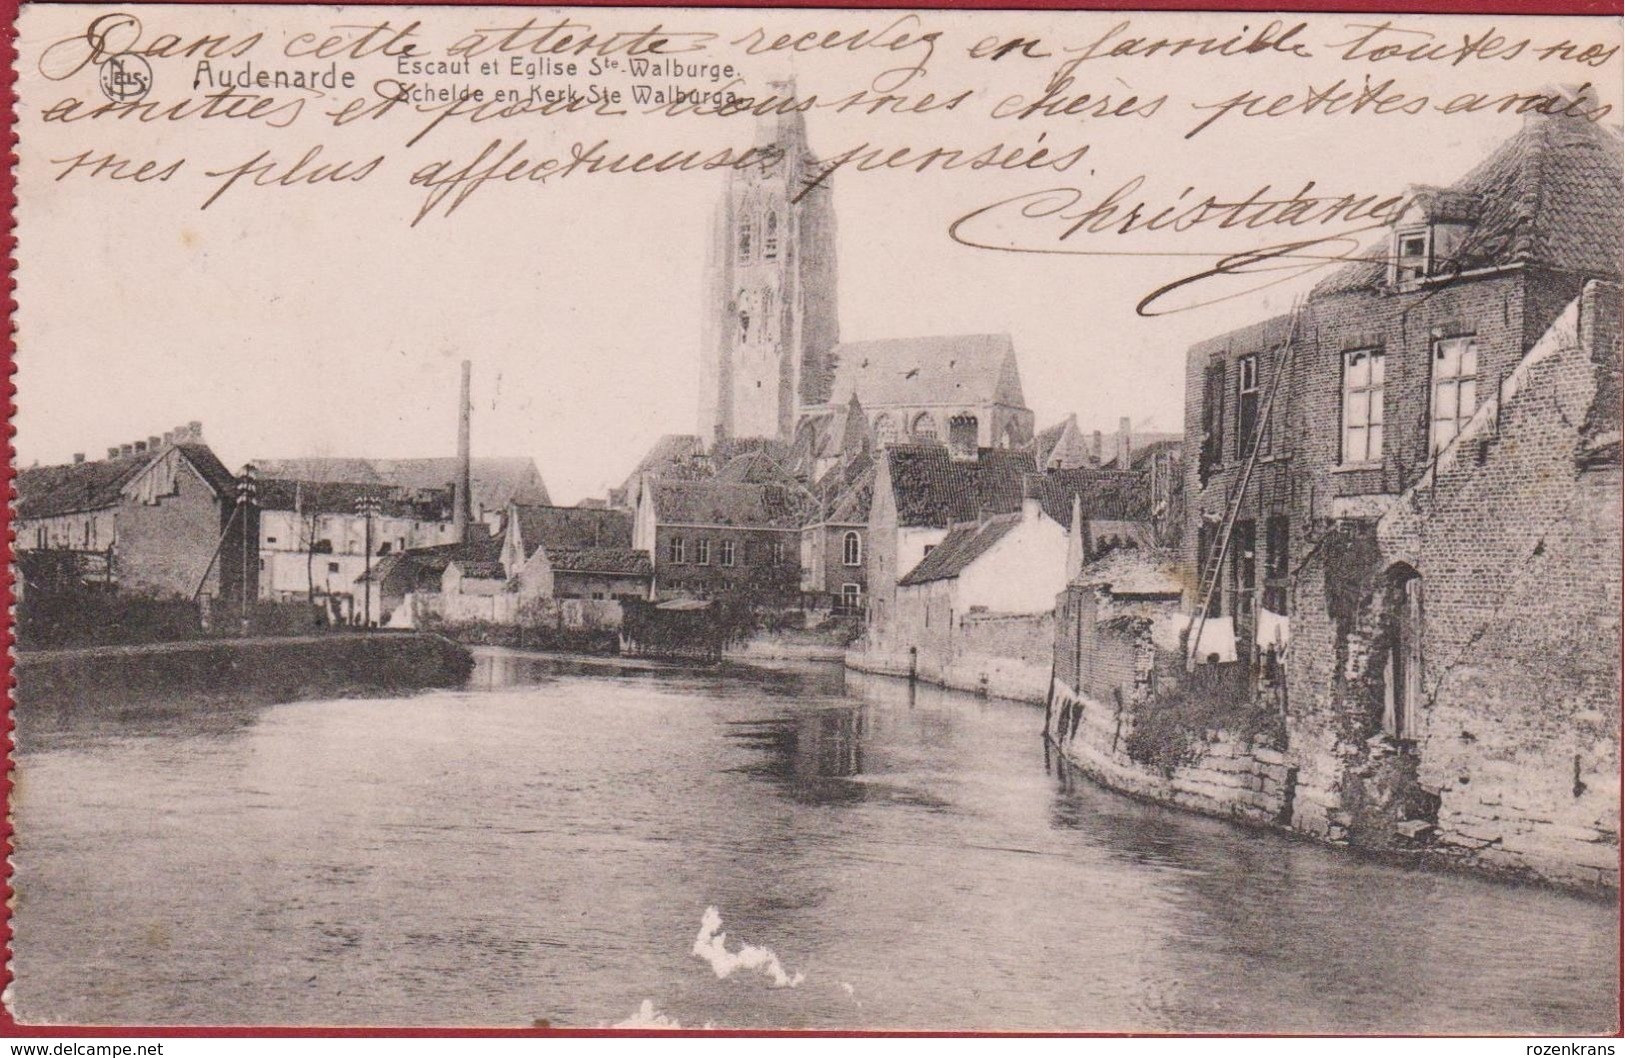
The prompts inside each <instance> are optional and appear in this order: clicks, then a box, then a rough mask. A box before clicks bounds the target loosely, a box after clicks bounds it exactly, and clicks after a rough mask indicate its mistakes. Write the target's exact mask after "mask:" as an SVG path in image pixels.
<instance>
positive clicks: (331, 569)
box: [327, 562, 339, 573]
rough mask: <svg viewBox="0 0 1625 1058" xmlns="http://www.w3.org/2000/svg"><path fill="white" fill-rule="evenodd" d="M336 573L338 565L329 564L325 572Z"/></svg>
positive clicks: (334, 563) (335, 563)
mask: <svg viewBox="0 0 1625 1058" xmlns="http://www.w3.org/2000/svg"><path fill="white" fill-rule="evenodd" d="M338 571H339V564H338V563H337V562H329V563H328V564H327V572H329V573H337V572H338Z"/></svg>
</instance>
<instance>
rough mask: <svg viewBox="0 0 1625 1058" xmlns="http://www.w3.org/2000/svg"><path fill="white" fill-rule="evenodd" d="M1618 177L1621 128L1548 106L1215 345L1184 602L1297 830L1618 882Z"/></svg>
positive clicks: (1198, 389)
mask: <svg viewBox="0 0 1625 1058" xmlns="http://www.w3.org/2000/svg"><path fill="white" fill-rule="evenodd" d="M1620 172H1621V150H1620V137H1619V133H1618V132H1617V130H1611V129H1607V128H1603V127H1600V126H1596V125H1592V124H1589V123H1587V122H1585V121H1582V120H1576V119H1567V118H1555V117H1544V116H1537V117H1532V118H1530V119H1528V120H1527V121H1526V122H1525V124H1524V125H1523V127H1522V128H1521V129H1520V130H1519V131H1518V132H1517V133H1516V134H1515V135H1514V136H1512V137H1511V138H1510V139H1509V140H1508V141H1507V142H1505V143H1504V144H1503V145H1502V146H1501V147H1500V148H1498V149H1497V150H1496V151H1495V152H1493V153H1492V154H1491V155H1490V156H1489V157H1488V158H1487V159H1485V161H1484V162H1482V163H1481V164H1480V165H1479V166H1477V167H1476V168H1475V169H1474V170H1473V171H1472V172H1470V173H1468V174H1467V175H1466V176H1465V177H1463V178H1462V179H1461V180H1459V181H1458V182H1456V183H1455V184H1453V185H1451V186H1450V187H1448V188H1417V189H1414V191H1413V200H1414V201H1413V204H1412V206H1411V207H1410V209H1409V210H1408V211H1407V213H1406V215H1405V216H1404V217H1402V218H1401V219H1400V220H1399V221H1398V222H1397V223H1396V224H1395V225H1394V226H1393V228H1392V230H1391V231H1390V232H1389V233H1388V236H1387V238H1386V239H1385V240H1384V242H1383V243H1382V244H1381V245H1379V246H1376V247H1374V248H1373V249H1372V251H1371V252H1370V253H1369V254H1368V255H1367V256H1366V258H1365V259H1363V260H1361V261H1359V262H1357V263H1354V264H1350V265H1347V266H1345V267H1343V268H1342V269H1340V270H1339V271H1338V272H1336V273H1334V274H1333V275H1331V276H1330V277H1329V278H1327V279H1326V280H1324V281H1323V282H1321V283H1320V284H1319V285H1318V286H1317V287H1316V288H1315V289H1314V291H1313V292H1312V293H1311V295H1310V296H1309V297H1308V298H1307V300H1306V301H1305V302H1304V303H1303V304H1302V305H1301V307H1300V308H1299V309H1297V310H1296V311H1295V312H1294V313H1293V314H1292V315H1290V316H1283V317H1277V318H1275V319H1271V320H1266V321H1263V322H1260V323H1258V324H1255V325H1252V326H1248V327H1244V328H1241V329H1239V330H1236V331H1232V332H1230V333H1229V334H1226V335H1223V336H1221V337H1218V338H1215V339H1212V340H1210V341H1207V342H1203V343H1200V344H1198V345H1197V346H1195V347H1193V348H1192V349H1191V350H1190V353H1189V356H1188V359H1187V373H1186V431H1187V445H1186V458H1185V467H1186V469H1185V474H1186V478H1185V494H1186V503H1187V505H1188V509H1189V510H1188V517H1187V525H1186V532H1185V534H1184V539H1183V542H1182V546H1183V557H1184V561H1185V563H1186V564H1187V567H1188V568H1190V569H1192V570H1199V571H1204V572H1207V571H1216V572H1217V573H1218V577H1217V581H1216V587H1215V590H1213V591H1212V593H1211V595H1210V596H1207V597H1205V598H1203V597H1199V596H1201V595H1202V594H1203V593H1202V592H1201V589H1200V585H1199V583H1198V581H1197V579H1196V578H1192V582H1191V587H1190V589H1189V590H1188V592H1187V599H1186V603H1187V605H1188V606H1189V607H1190V608H1191V609H1192V610H1195V609H1197V608H1199V607H1201V606H1202V605H1203V604H1204V603H1205V604H1206V613H1207V615H1208V616H1207V618H1206V622H1207V623H1208V624H1210V625H1211V626H1212V627H1213V628H1216V629H1218V630H1220V631H1221V632H1222V634H1223V636H1224V637H1225V638H1226V639H1227V640H1228V639H1229V637H1230V636H1231V635H1232V634H1233V635H1234V642H1233V647H1234V650H1233V652H1231V651H1223V652H1221V653H1222V654H1223V655H1224V656H1227V657H1228V656H1234V657H1236V659H1237V660H1236V661H1235V662H1234V664H1235V665H1237V666H1240V667H1241V670H1242V672H1243V674H1244V675H1245V677H1246V678H1245V679H1244V680H1243V681H1242V684H1241V685H1242V686H1246V687H1249V688H1252V689H1253V690H1255V691H1257V692H1261V693H1259V697H1258V701H1259V704H1260V707H1261V708H1268V709H1278V710H1280V711H1281V713H1282V716H1283V720H1284V727H1285V738H1286V753H1287V757H1288V758H1289V759H1291V760H1292V761H1293V762H1294V765H1293V766H1294V767H1295V769H1296V771H1295V772H1294V775H1295V784H1296V786H1295V789H1292V790H1288V791H1286V792H1285V795H1284V796H1285V805H1284V811H1285V813H1286V815H1287V816H1288V817H1290V822H1291V825H1292V826H1294V827H1295V828H1297V829H1300V830H1304V831H1307V832H1310V833H1313V834H1317V835H1319V836H1322V837H1327V838H1330V839H1332V840H1336V841H1345V840H1346V841H1352V842H1357V843H1360V844H1366V845H1374V846H1385V847H1386V846H1392V845H1428V846H1431V847H1434V848H1436V849H1438V850H1439V851H1441V852H1444V853H1446V854H1449V855H1456V856H1461V857H1464V858H1471V859H1475V860H1477V861H1480V862H1484V863H1486V864H1493V865H1496V866H1502V867H1507V868H1517V869H1523V870H1530V871H1534V872H1536V873H1540V874H1543V875H1546V876H1559V877H1563V878H1564V879H1565V880H1571V881H1572V880H1578V881H1589V882H1597V881H1599V880H1601V882H1602V883H1603V884H1614V883H1615V882H1617V878H1615V877H1613V872H1612V871H1611V869H1606V870H1605V869H1604V868H1603V867H1602V861H1604V860H1608V859H1609V858H1610V857H1614V858H1617V816H1618V810H1619V791H1618V778H1617V752H1618V731H1617V725H1616V724H1615V723H1614V721H1613V720H1612V719H1611V720H1609V721H1608V722H1606V723H1598V722H1595V721H1594V720H1588V719H1587V717H1594V716H1596V715H1602V716H1606V717H1610V718H1614V717H1615V714H1616V713H1617V698H1616V694H1617V683H1618V674H1619V658H1618V635H1617V629H1618V620H1619V613H1618V605H1617V603H1615V602H1612V601H1611V600H1617V598H1618V592H1619V583H1618V563H1617V557H1618V531H1619V529H1618V524H1617V522H1618V514H1617V512H1618V503H1619V499H1618V497H1619V491H1618V469H1617V468H1618V449H1617V445H1614V446H1613V447H1610V444H1609V443H1607V442H1606V441H1597V440H1596V437H1600V436H1602V435H1603V434H1606V433H1608V432H1610V431H1612V432H1614V436H1615V437H1616V438H1617V429H1618V424H1617V416H1618V406H1619V404H1618V400H1619V398H1618V392H1617V390H1618V386H1619V376H1618V366H1617V364H1618V326H1617V325H1618V319H1619V311H1620V310H1619V303H1618V287H1617V283H1618V280H1619V277H1620V237H1621V227H1622V224H1621V210H1620V197H1621V190H1620ZM1599 408H1603V409H1612V410H1611V411H1608V410H1604V411H1599V410H1598V409H1599ZM1604 423H1606V424H1607V425H1606V427H1604V426H1603V425H1602V424H1604ZM1587 424H1590V425H1589V426H1588V425H1587ZM1588 429H1589V430H1590V431H1591V432H1592V433H1593V434H1594V435H1596V437H1593V438H1590V439H1588V438H1587V436H1586V435H1585V433H1586V431H1587V430H1588ZM1255 448H1256V452H1255ZM1609 512H1613V513H1612V515H1611V518H1612V521H1610V514H1609ZM1220 553H1223V555H1224V561H1223V564H1222V566H1218V565H1216V562H1217V556H1218V555H1219V554H1220ZM1513 614H1517V615H1518V619H1517V620H1515V621H1514V620H1512V615H1513ZM1599 622H1600V623H1601V624H1602V625H1603V627H1604V628H1612V629H1614V631H1613V632H1612V633H1610V634H1607V635H1605V636H1603V637H1598V635H1597V627H1598V623H1599ZM1492 641H1493V642H1495V643H1496V644H1497V646H1496V647H1495V648H1494V649H1491V648H1490V643H1491V642H1492ZM1581 641H1584V643H1585V646H1584V647H1579V648H1577V647H1576V644H1578V643H1580V642H1581ZM1565 644H1566V645H1565ZM1185 649H1187V650H1189V649H1190V645H1189V644H1188V643H1187V644H1186V647H1185ZM1210 649H1211V645H1210V643H1209V636H1208V635H1207V634H1204V636H1203V643H1202V645H1201V648H1200V651H1199V653H1200V654H1201V655H1203V656H1206V655H1207V654H1208V653H1209V651H1210ZM1278 662H1279V663H1282V664H1281V666H1280V667H1277V663H1278ZM1533 673H1539V674H1540V675H1541V678H1540V679H1539V680H1536V681H1533V682H1532V681H1531V679H1530V676H1531V674H1533ZM1512 688H1520V689H1521V690H1519V691H1517V692H1513V691H1512V690H1511V689H1512ZM1262 692H1268V693H1262ZM1559 771H1560V772H1562V774H1561V776H1560V775H1558V774H1557V773H1558V772H1559ZM1565 790H1566V791H1568V792H1567V793H1566V794H1565V795H1564V796H1563V797H1558V796H1557V794H1558V793H1559V792H1561V791H1565ZM1502 797H1505V798H1506V799H1507V801H1506V803H1507V805H1508V806H1511V805H1518V806H1519V807H1517V808H1516V809H1513V808H1511V807H1507V808H1506V809H1505V810H1504V811H1502V810H1500V809H1493V810H1490V809H1486V808H1485V806H1486V805H1491V804H1497V803H1498V800H1497V799H1499V798H1502ZM1599 798H1600V800H1599ZM1452 813H1454V815H1453V814H1452ZM1493 815H1498V816H1500V817H1501V820H1498V821H1497V822H1496V823H1494V824H1492V825H1488V826H1480V825H1477V824H1478V822H1482V821H1483V819H1484V818H1485V817H1487V816H1493ZM1554 817H1561V818H1562V819H1563V820H1565V822H1564V823H1563V824H1561V825H1558V824H1553V823H1551V822H1550V821H1551V820H1552V819H1553V818H1554ZM1453 819H1454V820H1462V819H1473V820H1475V821H1477V822H1475V823H1474V825H1472V826H1466V825H1463V826H1457V825H1455V824H1454V823H1452V820H1453ZM1514 820H1522V821H1521V822H1513V821H1514ZM1542 820H1544V821H1545V822H1542ZM1563 827H1568V828H1569V830H1568V831H1567V832H1568V833H1571V834H1573V835H1579V834H1585V833H1590V834H1592V835H1593V837H1592V838H1591V839H1586V838H1576V839H1575V840H1574V842H1572V843H1571V846H1572V847H1560V846H1561V843H1560V842H1559V843H1558V844H1556V845H1554V844H1553V843H1552V842H1553V841H1554V840H1555V839H1552V838H1551V835H1552V834H1555V833H1556V832H1558V831H1560V830H1562V829H1563ZM1588 828H1589V829H1588ZM1491 831H1493V833H1491ZM1611 835H1613V836H1611ZM1514 849H1518V850H1520V851H1516V852H1514V851H1513V850H1514ZM1596 849H1602V850H1603V851H1601V852H1596V851H1594V850H1596ZM1588 850H1592V851H1588ZM1587 857H1589V859H1587ZM1582 862H1585V863H1589V864H1591V865H1592V866H1589V867H1587V868H1585V869H1584V870H1579V869H1577V868H1576V867H1575V865H1576V864H1578V863H1582ZM1593 867H1595V870H1593Z"/></svg>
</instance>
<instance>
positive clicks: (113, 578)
mask: <svg viewBox="0 0 1625 1058" xmlns="http://www.w3.org/2000/svg"><path fill="white" fill-rule="evenodd" d="M16 489H17V505H16V514H15V521H14V522H13V527H14V532H15V534H16V544H15V546H16V549H17V551H18V552H19V554H21V553H24V552H47V551H48V552H53V553H55V554H56V555H57V556H60V557H62V558H63V559H64V560H65V561H64V562H63V563H61V565H63V566H64V567H71V568H72V570H73V571H74V575H75V576H76V577H77V578H78V579H79V580H80V582H81V583H82V584H84V585H86V586H95V587H98V588H102V589H105V590H110V591H116V592H118V593H120V594H122V595H133V596H142V597H151V598H182V599H196V598H200V597H205V596H206V597H209V598H211V599H215V600H231V599H237V600H240V599H241V598H242V594H243V593H244V591H245V590H246V592H247V594H248V596H249V597H250V598H252V597H253V596H254V595H255V594H256V593H257V590H258V588H257V584H258V579H259V565H260V563H259V558H260V556H259V545H258V537H259V533H258V528H259V515H258V511H257V509H256V508H255V507H254V506H253V505H239V503H238V478H237V477H235V476H233V475H232V473H231V472H230V471H228V470H227V469H226V468H225V466H224V465H223V464H222V463H221V462H220V460H219V458H218V457H217V456H216V455H215V454H214V452H213V450H212V449H210V448H209V446H208V445H207V444H205V443H204V442H203V439H202V433H201V427H200V426H199V425H198V424H196V423H193V424H189V425H188V426H187V427H183V428H181V429H180V430H177V431H175V432H173V433H171V434H169V435H167V436H166V437H164V438H159V437H152V438H148V439H145V440H143V441H141V442H136V443H135V444H131V445H125V446H121V447H120V448H118V449H110V450H109V451H108V457H107V458H106V459H102V460H85V459H83V458H76V459H75V461H74V462H73V463H70V464H65V465H61V466H49V467H29V468H24V469H22V470H19V471H18V473H17V477H16Z"/></svg>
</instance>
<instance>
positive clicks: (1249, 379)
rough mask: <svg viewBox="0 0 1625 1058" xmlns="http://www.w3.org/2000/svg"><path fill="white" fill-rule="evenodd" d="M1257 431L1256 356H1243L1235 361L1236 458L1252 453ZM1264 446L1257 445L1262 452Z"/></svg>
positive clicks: (1240, 459)
mask: <svg viewBox="0 0 1625 1058" xmlns="http://www.w3.org/2000/svg"><path fill="white" fill-rule="evenodd" d="M1257 431H1258V357H1257V356H1244V357H1242V358H1241V359H1240V360H1237V361H1236V460H1237V461H1238V462H1239V461H1242V460H1245V459H1247V458H1248V456H1250V455H1251V454H1252V452H1251V449H1252V445H1253V434H1255V433H1256V432H1257ZM1263 450H1264V446H1263V445H1262V444H1260V445H1259V453H1260V454H1262V453H1263Z"/></svg>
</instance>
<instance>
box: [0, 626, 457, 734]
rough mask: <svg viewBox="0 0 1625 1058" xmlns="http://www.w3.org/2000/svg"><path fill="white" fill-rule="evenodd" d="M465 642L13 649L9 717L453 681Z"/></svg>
mask: <svg viewBox="0 0 1625 1058" xmlns="http://www.w3.org/2000/svg"><path fill="white" fill-rule="evenodd" d="M473 664H474V661H473V655H472V654H471V653H470V652H469V650H468V648H467V647H465V646H463V645H461V644H459V643H454V642H452V641H451V640H449V639H445V638H443V637H441V636H437V635H424V634H381V635H380V634H344V633H333V634H327V635H316V636H284V637H266V638H259V639H227V640H218V639H217V640H198V641H192V642H177V643H149V644H142V645H139V646H117V647H85V648H79V649H72V650H37V651H23V652H21V653H19V654H18V655H17V657H16V666H15V669H14V674H15V678H16V690H15V694H16V701H17V706H18V717H19V722H20V723H22V724H23V725H24V726H25V727H26V725H27V721H28V717H29V714H30V713H32V712H36V711H40V710H50V711H63V710H66V711H71V712H75V713H78V712H96V711H105V710H109V709H118V708H121V707H124V706H128V705H136V704H142V703H152V702H174V703H180V704H188V703H189V704H196V705H199V706H200V707H206V703H208V702H211V701H222V700H225V701H293V700H296V699H300V698H313V697H319V696H332V695H356V694H374V693H382V694H389V693H401V692H404V691H411V690H418V689H423V688H429V687H456V686H461V685H462V684H463V683H464V682H465V681H466V680H467V679H468V675H469V673H470V672H471V671H472V669H473Z"/></svg>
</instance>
